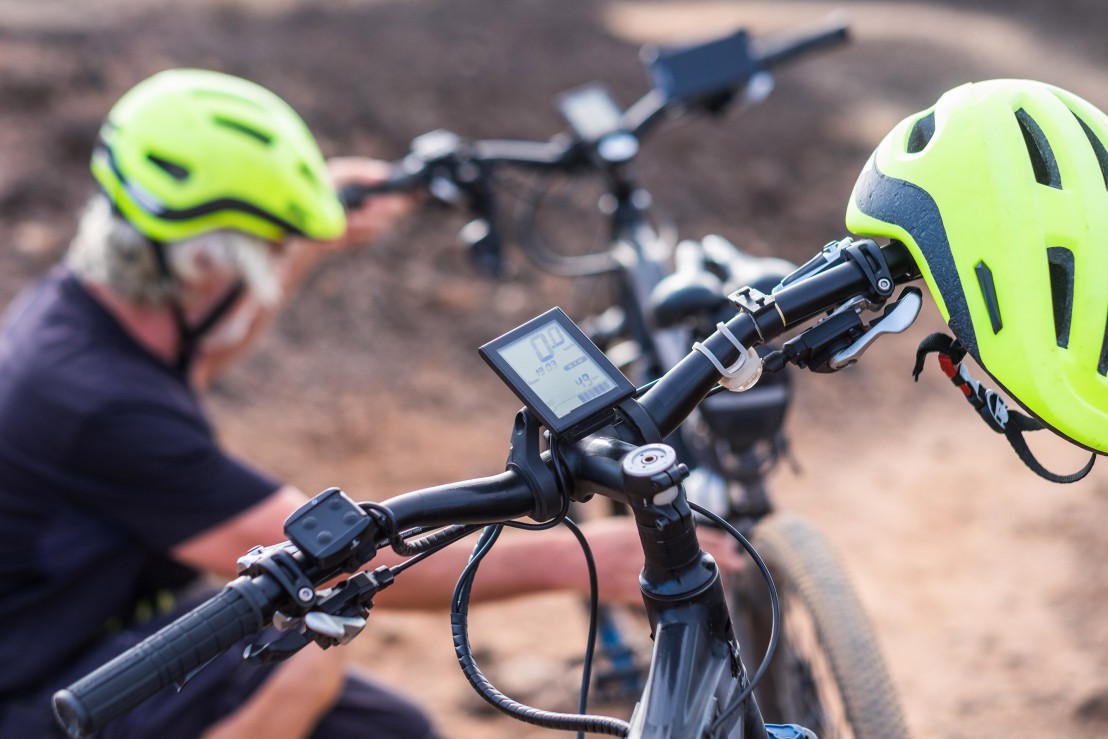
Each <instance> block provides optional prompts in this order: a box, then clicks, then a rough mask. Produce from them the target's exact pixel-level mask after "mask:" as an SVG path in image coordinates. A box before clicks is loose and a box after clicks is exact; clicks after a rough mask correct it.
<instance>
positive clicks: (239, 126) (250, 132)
mask: <svg viewBox="0 0 1108 739" xmlns="http://www.w3.org/2000/svg"><path fill="white" fill-rule="evenodd" d="M212 122H213V123H215V125H217V126H223V127H224V128H229V129H230V130H232V131H236V132H238V133H241V134H245V135H247V136H249V137H250V138H252V139H254V140H256V141H260V142H261V143H263V144H265V145H266V146H269V145H270V144H271V143H273V137H272V136H270V135H269V134H268V133H265V132H264V131H259V130H258V129H257V128H255V127H254V126H251V125H249V124H246V123H243V122H242V121H236V120H232V119H230V118H226V117H224V116H221V115H217V116H213V117H212Z"/></svg>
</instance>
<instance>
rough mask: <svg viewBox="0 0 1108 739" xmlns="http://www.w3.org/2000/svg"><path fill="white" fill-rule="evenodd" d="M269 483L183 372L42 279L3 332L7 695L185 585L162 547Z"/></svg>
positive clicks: (57, 276)
mask: <svg viewBox="0 0 1108 739" xmlns="http://www.w3.org/2000/svg"><path fill="white" fill-rule="evenodd" d="M278 487H279V484H278V483H277V482H276V481H275V480H273V479H271V478H269V477H267V476H265V475H263V474H261V473H259V472H257V471H255V470H253V469H252V468H250V467H248V466H246V465H245V464H243V463H241V462H239V461H237V460H235V459H233V458H231V457H230V456H228V455H227V454H226V453H225V452H223V451H222V450H221V449H220V448H219V446H218V444H217V442H216V439H215V437H214V435H213V432H212V429H211V426H210V425H209V422H208V421H207V419H206V417H205V414H204V412H203V411H202V409H201V408H200V406H199V404H198V402H197V398H196V396H195V394H194V393H193V391H192V389H191V388H189V386H188V384H187V383H186V382H185V380H184V378H182V377H181V376H180V375H179V374H178V373H176V372H175V371H174V370H173V369H171V368H170V367H169V366H167V365H166V364H165V363H163V362H161V361H160V360H158V359H157V358H156V357H155V356H153V355H152V354H150V353H149V352H147V351H146V350H145V349H144V348H143V347H141V346H140V345H139V344H137V343H136V342H135V341H134V340H133V339H132V338H131V337H130V335H129V334H127V333H126V332H125V331H124V330H123V329H122V328H121V327H120V325H119V324H118V323H117V322H116V320H115V319H114V318H113V317H112V316H111V315H110V314H109V313H108V312H107V311H106V310H105V309H104V308H103V307H102V306H101V305H100V303H98V302H97V301H96V300H94V299H93V298H92V297H91V296H90V295H89V294H88V292H87V291H86V290H85V289H84V287H83V286H82V285H81V283H80V281H79V280H77V279H76V278H75V277H74V276H73V275H72V274H71V273H68V272H67V271H65V270H64V269H61V268H58V269H55V270H54V271H53V272H51V273H50V274H49V275H48V276H47V277H46V278H45V279H44V280H42V281H41V282H40V283H38V284H37V285H36V286H35V287H33V288H32V289H30V290H29V291H28V292H26V293H25V294H23V295H22V296H20V298H18V299H17V300H16V301H15V302H14V303H13V304H12V305H11V306H10V307H9V309H8V315H7V317H6V319H5V321H4V325H3V328H2V330H0V698H2V696H3V695H5V694H12V693H16V692H20V691H23V690H26V689H29V688H33V687H36V686H41V684H42V683H43V682H44V681H49V680H50V677H51V675H52V674H54V673H56V672H57V671H59V670H60V669H63V668H64V667H65V665H66V664H67V663H70V662H72V661H73V660H74V659H76V658H77V657H78V656H79V655H80V654H81V653H82V652H83V651H84V650H85V649H86V648H88V647H89V646H91V645H92V644H93V643H95V642H96V641H97V640H98V639H99V638H100V637H101V636H102V635H103V633H104V628H105V624H106V623H110V622H126V621H127V620H128V619H130V618H131V616H132V615H133V613H134V610H135V607H136V604H137V603H138V602H139V600H140V599H141V598H143V597H145V596H146V595H147V594H149V593H153V592H156V591H159V590H162V589H165V588H173V587H177V586H180V585H182V584H183V583H184V582H185V581H187V580H189V579H191V578H192V577H194V576H195V574H196V573H192V572H191V571H189V570H187V569H185V568H183V567H182V566H180V565H177V564H175V563H173V562H172V561H171V560H170V559H169V557H168V556H167V552H168V551H169V550H170V549H171V548H172V547H173V546H174V545H176V544H178V543H180V542H182V541H184V540H186V539H188V538H189V537H190V536H192V535H194V534H198V533H200V532H202V531H204V530H206V529H208V528H211V527H212V526H214V525H215V524H218V523H220V522H222V521H224V520H226V519H227V518H229V517H231V516H233V515H235V514H236V513H239V512H241V511H243V510H245V509H246V508H248V507H250V506H251V505H253V504H255V503H258V502H259V501H261V500H262V499H264V498H266V497H267V496H269V495H270V494H272V493H273V492H274V491H275V490H276V489H277V488H278Z"/></svg>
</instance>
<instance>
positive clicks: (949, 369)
mask: <svg viewBox="0 0 1108 739" xmlns="http://www.w3.org/2000/svg"><path fill="white" fill-rule="evenodd" d="M928 354H938V355H939V366H940V367H941V368H942V370H943V373H944V374H945V375H946V376H947V377H949V378H950V381H951V382H952V383H953V384H954V386H955V387H957V388H958V389H959V390H961V391H962V395H963V396H964V397H965V399H966V400H967V401H968V402H969V404H970V405H972V406H973V407H974V408H975V409H976V410H977V413H978V414H979V415H980V416H981V418H982V419H983V420H984V421H985V423H986V424H988V426H989V428H991V429H992V430H993V431H996V432H997V433H998V434H1004V436H1005V438H1007V439H1008V443H1009V444H1011V445H1012V448H1013V449H1014V450H1015V452H1016V454H1017V456H1019V458H1020V460H1021V461H1022V462H1023V463H1024V464H1025V465H1027V466H1028V467H1029V468H1031V470H1032V471H1033V472H1035V474H1037V475H1039V476H1040V477H1042V478H1044V479H1046V480H1050V481H1051V482H1061V483H1066V482H1077V481H1078V480H1080V479H1081V478H1083V477H1085V475H1087V474H1089V471H1090V470H1092V468H1093V463H1094V462H1096V454H1093V455H1092V456H1091V457H1090V458H1089V462H1088V463H1087V464H1086V465H1085V466H1084V467H1082V468H1081V469H1080V470H1078V471H1077V472H1074V473H1073V474H1070V475H1059V474H1056V473H1054V472H1051V471H1050V470H1048V469H1046V468H1045V467H1043V465H1042V463H1041V462H1039V460H1037V459H1035V455H1034V454H1033V453H1032V452H1031V449H1030V448H1029V447H1028V446H1027V440H1026V439H1025V438H1024V437H1023V434H1024V432H1028V431H1039V430H1041V429H1043V428H1045V427H1044V426H1043V424H1042V422H1041V421H1039V420H1038V419H1035V418H1032V417H1031V416H1028V415H1026V414H1024V413H1020V412H1019V411H1016V410H1012V409H1010V408H1009V407H1008V404H1007V403H1005V402H1004V399H1003V398H1001V397H1000V395H998V394H997V393H996V392H995V391H993V390H989V389H987V388H985V387H984V386H983V385H982V384H981V383H979V382H978V381H977V380H975V379H974V378H973V376H972V375H971V374H970V372H969V369H968V368H967V367H966V363H965V362H964V361H963V360H964V359H965V356H966V349H965V347H964V346H962V344H961V343H960V342H959V341H958V340H957V339H955V338H954V337H952V336H948V335H947V334H942V333H935V334H931V335H930V336H928V337H927V338H925V339H924V340H923V341H922V342H920V345H919V348H918V349H917V350H916V364H915V367H914V368H913V369H912V376H913V377H914V378H915V379H916V381H917V382H918V381H919V376H920V373H921V372H923V363H924V360H925V359H926V358H927V355H928Z"/></svg>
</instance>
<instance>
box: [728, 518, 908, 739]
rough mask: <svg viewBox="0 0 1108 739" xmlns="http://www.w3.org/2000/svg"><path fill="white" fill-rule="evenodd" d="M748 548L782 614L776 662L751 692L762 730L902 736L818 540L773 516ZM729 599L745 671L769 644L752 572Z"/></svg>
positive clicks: (899, 716) (869, 630)
mask: <svg viewBox="0 0 1108 739" xmlns="http://www.w3.org/2000/svg"><path fill="white" fill-rule="evenodd" d="M751 540H752V543H753V544H754V546H755V548H756V549H757V550H758V553H759V554H761V555H762V558H763V559H764V560H765V562H766V565H767V566H768V567H769V569H770V572H771V573H772V574H773V579H774V582H775V583H776V584H777V591H778V595H779V597H780V601H781V612H782V615H783V624H782V630H781V636H780V640H779V642H778V646H777V653H776V655H775V656H774V660H773V663H772V664H771V666H770V669H769V670H768V671H767V673H766V675H765V676H764V677H763V679H762V683H761V684H760V685H759V686H758V689H757V691H756V692H755V695H756V697H757V700H758V704H759V707H760V708H761V710H762V714H763V715H764V716H765V719H766V721H768V722H778V723H785V722H788V723H798V724H801V725H802V726H805V727H807V728H809V729H811V730H813V731H815V732H816V734H817V735H819V737H820V739H871V738H872V739H876V738H877V737H881V739H895V738H896V737H907V736H908V729H907V726H906V725H905V723H904V717H903V712H902V710H901V708H900V700H899V698H898V697H897V694H896V690H895V689H894V687H893V685H892V681H891V680H890V678H889V673H888V669H887V668H886V667H885V662H884V659H883V658H882V656H881V651H880V648H879V646H878V643H877V637H876V635H875V634H874V632H873V627H872V626H871V625H870V622H869V619H868V618H867V617H866V614H865V612H864V611H863V609H862V606H861V603H860V602H859V601H858V597H857V595H856V594H855V592H854V589H853V586H852V585H851V584H850V581H849V580H848V578H847V576H846V573H845V571H844V570H843V567H842V565H841V564H840V563H839V560H838V559H837V558H836V557H835V555H834V554H833V552H832V551H831V548H830V547H829V546H828V544H827V541H826V540H825V539H824V537H823V535H822V534H820V533H819V532H818V531H816V530H815V529H814V528H813V527H812V526H811V524H809V523H807V522H806V521H805V520H803V519H801V518H798V517H796V516H793V515H787V514H774V515H771V516H768V517H766V518H765V519H763V520H762V521H760V522H759V523H758V524H757V526H756V527H755V529H754V533H753V536H752V537H751ZM748 569H749V570H754V568H753V567H751V568H748ZM729 591H730V592H729V597H730V598H731V601H732V602H731V605H732V617H733V618H734V620H735V630H736V633H737V635H738V638H739V641H740V645H741V647H742V650H743V653H744V654H745V655H747V657H746V659H747V662H748V665H747V666H748V669H751V670H753V669H754V668H755V667H757V661H758V660H759V659H760V658H761V655H763V654H765V648H766V642H767V640H768V639H769V626H770V608H769V596H768V593H767V592H766V587H765V583H764V581H763V580H762V579H761V576H760V575H759V574H758V573H757V572H756V571H753V572H747V573H746V574H744V575H743V576H742V577H740V578H739V579H738V581H737V582H736V583H735V584H734V585H733V586H732V587H730V588H729Z"/></svg>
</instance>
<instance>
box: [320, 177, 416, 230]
mask: <svg viewBox="0 0 1108 739" xmlns="http://www.w3.org/2000/svg"><path fill="white" fill-rule="evenodd" d="M327 169H328V171H329V172H330V173H331V180H332V181H333V182H334V184H335V187H336V188H341V187H343V186H345V185H375V184H377V183H379V182H383V181H384V180H386V179H388V177H389V174H390V173H391V171H392V170H391V168H390V166H389V164H388V163H387V162H382V161H380V160H377V159H368V158H366V157H337V158H335V159H330V160H328V162H327ZM419 201H420V198H419V196H418V195H413V194H407V193H382V194H380V195H372V196H370V197H368V198H366V199H365V201H364V202H363V203H362V204H361V205H360V206H358V207H357V208H355V209H352V210H350V211H348V212H347V214H346V233H345V234H343V235H342V236H341V237H339V238H338V239H336V240H335V241H331V242H326V243H325V244H324V247H325V248H329V249H347V248H351V247H357V246H363V245H365V244H369V243H371V242H373V241H374V240H375V239H377V238H378V237H380V236H381V234H383V233H386V232H388V231H389V230H391V229H393V228H395V227H396V225H397V224H398V223H399V222H400V221H401V220H402V219H403V218H404V217H405V216H407V215H408V214H409V213H410V212H411V211H412V210H413V209H414V208H415V206H416V205H417V204H418V203H419Z"/></svg>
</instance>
